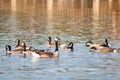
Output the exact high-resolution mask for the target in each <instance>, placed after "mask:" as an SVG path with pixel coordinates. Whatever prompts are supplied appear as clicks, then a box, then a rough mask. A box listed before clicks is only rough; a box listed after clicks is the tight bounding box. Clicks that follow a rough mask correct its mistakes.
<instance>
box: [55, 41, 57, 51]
mask: <svg viewBox="0 0 120 80" xmlns="http://www.w3.org/2000/svg"><path fill="white" fill-rule="evenodd" d="M55 51H58V41H55Z"/></svg>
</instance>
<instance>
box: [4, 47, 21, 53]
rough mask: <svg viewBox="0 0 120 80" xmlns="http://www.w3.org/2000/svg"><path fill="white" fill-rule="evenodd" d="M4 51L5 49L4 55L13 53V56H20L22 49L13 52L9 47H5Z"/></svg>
mask: <svg viewBox="0 0 120 80" xmlns="http://www.w3.org/2000/svg"><path fill="white" fill-rule="evenodd" d="M5 49H6V55H7V54H11V53H13V54H20V53H22V51H23V49H14V50H12V48H11V46H10V45H6V46H5Z"/></svg>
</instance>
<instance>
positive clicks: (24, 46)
mask: <svg viewBox="0 0 120 80" xmlns="http://www.w3.org/2000/svg"><path fill="white" fill-rule="evenodd" d="M23 48H24V51H26V44H25V43H24V45H23Z"/></svg>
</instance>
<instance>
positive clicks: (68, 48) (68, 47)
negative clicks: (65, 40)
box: [64, 42, 74, 52]
mask: <svg viewBox="0 0 120 80" xmlns="http://www.w3.org/2000/svg"><path fill="white" fill-rule="evenodd" d="M73 49H74V48H73V42H70V43H69V44H68V45H67V46H65V47H64V50H67V51H72V52H73Z"/></svg>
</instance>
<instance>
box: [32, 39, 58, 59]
mask: <svg viewBox="0 0 120 80" xmlns="http://www.w3.org/2000/svg"><path fill="white" fill-rule="evenodd" d="M31 53H32V55H33V57H42V58H51V57H54V58H58V57H59V53H58V38H55V52H49V51H42V52H41V51H38V52H37V51H32V52H31Z"/></svg>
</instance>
